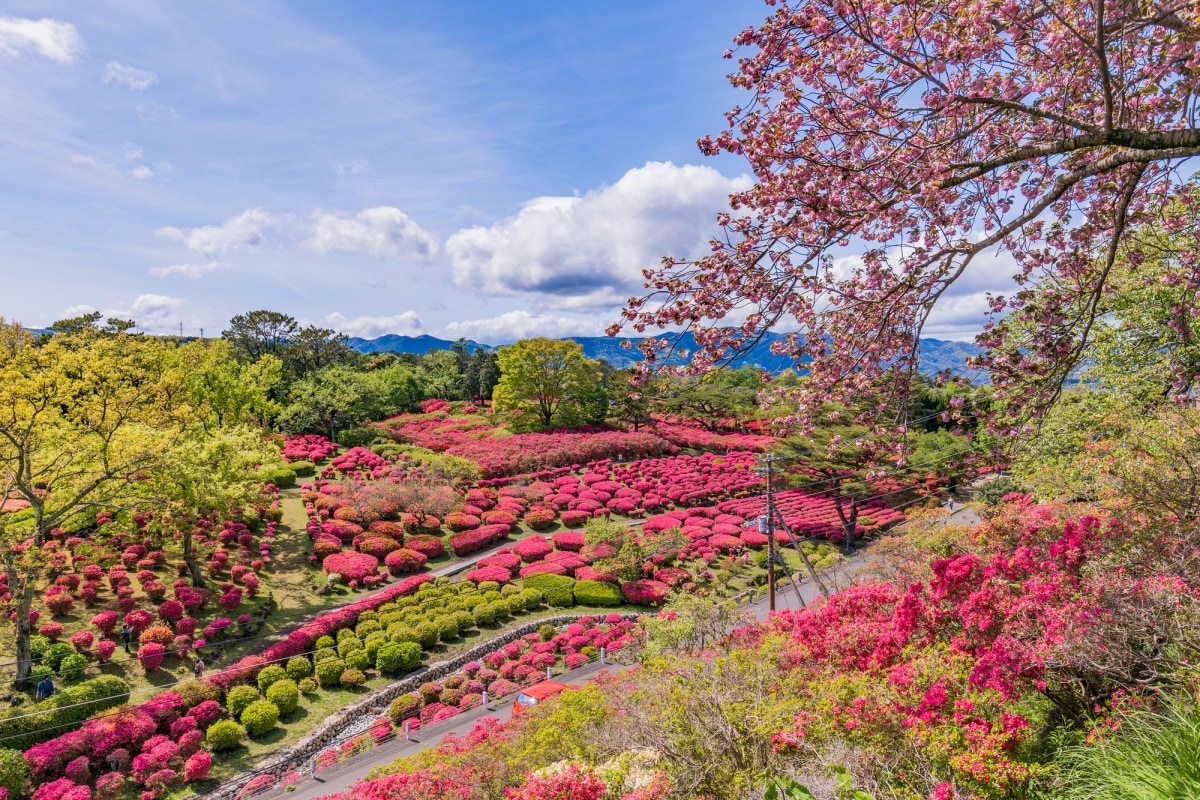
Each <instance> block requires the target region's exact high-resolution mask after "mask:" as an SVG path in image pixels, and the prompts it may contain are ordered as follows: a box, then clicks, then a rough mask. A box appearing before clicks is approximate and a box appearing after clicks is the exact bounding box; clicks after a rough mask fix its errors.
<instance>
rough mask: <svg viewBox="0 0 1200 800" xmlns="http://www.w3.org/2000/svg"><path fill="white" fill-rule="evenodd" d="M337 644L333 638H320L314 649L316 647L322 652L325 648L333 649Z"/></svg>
mask: <svg viewBox="0 0 1200 800" xmlns="http://www.w3.org/2000/svg"><path fill="white" fill-rule="evenodd" d="M336 644H337V642H335V641H334V639H333V637H332V636H318V637H317V641H316V642H315V643H314V644H313V647H315V648H316V649H317V650H321V649H322V648H325V647H333V646H335V645H336Z"/></svg>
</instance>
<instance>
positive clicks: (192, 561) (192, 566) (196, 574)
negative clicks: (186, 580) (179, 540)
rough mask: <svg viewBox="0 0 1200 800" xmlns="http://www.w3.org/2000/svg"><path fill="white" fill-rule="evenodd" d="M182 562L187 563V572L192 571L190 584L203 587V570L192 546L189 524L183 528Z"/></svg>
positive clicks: (198, 587)
mask: <svg viewBox="0 0 1200 800" xmlns="http://www.w3.org/2000/svg"><path fill="white" fill-rule="evenodd" d="M183 562H184V563H185V564H187V568H188V572H190V573H192V586H195V587H196V588H197V589H203V588H204V572H203V571H202V570H201V569H200V562H198V561H197V560H196V552H195V549H194V548H193V547H192V527H191V526H190V525H188V526H186V527H185V528H184V529H183Z"/></svg>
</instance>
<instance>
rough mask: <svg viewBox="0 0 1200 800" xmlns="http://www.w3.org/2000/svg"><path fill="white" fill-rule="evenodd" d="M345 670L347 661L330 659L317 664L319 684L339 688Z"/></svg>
mask: <svg viewBox="0 0 1200 800" xmlns="http://www.w3.org/2000/svg"><path fill="white" fill-rule="evenodd" d="M345 670H346V662H345V661H342V660H341V659H340V658H328V659H326V660H324V661H322V662H321V663H320V664H317V683H319V684H321V685H322V686H324V687H330V686H337V685H338V681H340V680H341V679H342V673H343V672H344V671H345Z"/></svg>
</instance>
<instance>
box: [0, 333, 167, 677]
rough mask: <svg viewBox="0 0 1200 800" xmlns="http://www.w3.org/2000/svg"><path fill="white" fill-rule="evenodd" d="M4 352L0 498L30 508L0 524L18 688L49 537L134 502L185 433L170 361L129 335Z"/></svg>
mask: <svg viewBox="0 0 1200 800" xmlns="http://www.w3.org/2000/svg"><path fill="white" fill-rule="evenodd" d="M10 334H11V331H9V333H6V334H5V336H4V337H3V338H4V340H5V341H10V340H12V341H14V342H17V343H16V344H14V345H13V346H6V347H3V348H0V489H2V490H3V491H4V494H5V495H6V496H7V497H8V498H10V499H17V500H19V501H22V503H21V504H22V505H24V504H28V506H27V508H24V509H22V510H21V511H17V512H13V513H8V514H0V556H2V557H3V560H4V563H5V568H6V570H7V573H8V581H9V583H8V585H9V590H10V592H11V593H12V595H13V603H14V609H15V611H16V620H15V626H14V627H15V633H16V643H15V644H16V648H15V649H16V656H17V679H18V681H19V682H20V681H24V680H25V678H26V677H28V675H29V671H30V669H31V666H32V655H31V651H30V642H29V637H30V634H31V630H30V629H31V624H30V621H29V610H30V607H31V605H32V603H33V597H34V591H35V587H36V585H37V582H38V578H39V576H40V574H41V550H42V545H43V544H44V543H45V541H46V539H47V537H48V536H49V534H50V532H51V531H52V530H53V529H54V528H55V527H59V526H62V525H65V524H67V523H69V522H71V521H72V520H73V519H77V518H78V517H79V515H82V514H85V513H87V512H89V511H91V510H96V509H101V508H113V507H118V506H120V505H122V504H124V503H125V502H126V501H127V500H128V499H129V498H131V497H132V496H134V495H136V494H137V492H138V491H139V489H140V485H141V484H142V483H143V482H144V478H145V477H146V475H147V472H148V470H150V469H151V468H152V467H153V466H154V465H155V463H156V462H157V461H158V459H159V458H161V457H162V456H163V454H164V453H165V452H166V451H167V449H168V448H169V445H170V442H171V439H172V437H173V436H174V435H176V434H177V433H178V431H179V430H180V429H181V427H182V423H181V421H180V419H179V418H178V417H177V416H176V415H175V414H173V413H172V406H173V403H174V402H175V401H176V400H177V398H178V396H179V393H180V386H179V384H178V382H177V375H176V373H173V372H172V371H171V370H169V369H168V368H167V364H166V358H165V354H166V353H167V352H168V351H169V349H170V348H171V347H172V346H173V345H172V344H170V343H168V342H166V341H164V340H161V339H152V338H146V337H143V336H137V335H131V334H128V333H104V332H98V331H95V330H88V329H84V330H80V331H78V332H76V333H72V334H58V335H55V336H53V337H49V338H48V339H47V340H45V341H44V342H41V343H37V344H35V343H31V342H29V341H28V340H27V339H25V340H24V343H23V344H21V343H20V342H19V340H20V337H17V336H15V335H10Z"/></svg>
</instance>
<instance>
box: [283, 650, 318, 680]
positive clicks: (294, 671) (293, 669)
mask: <svg viewBox="0 0 1200 800" xmlns="http://www.w3.org/2000/svg"><path fill="white" fill-rule="evenodd" d="M285 671H286V672H287V675H288V677H289V678H291V679H292V680H294V681H297V682H299V681H301V680H304V679H305V678H307V677H309V676H310V675H312V672H313V666H312V662H311V661H309V660H308V659H307V658H305V657H304V656H294V657H293V658H289V659H288V662H287V668H286V670H285Z"/></svg>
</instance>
